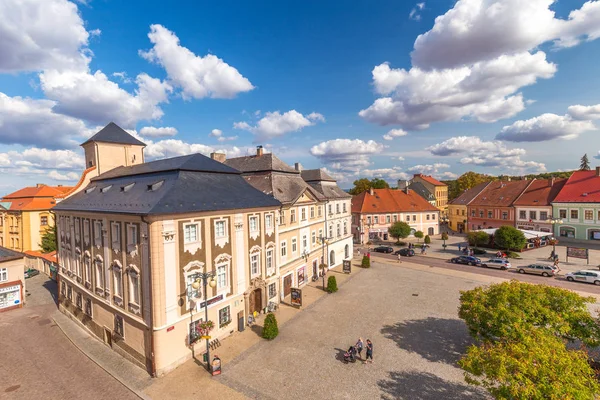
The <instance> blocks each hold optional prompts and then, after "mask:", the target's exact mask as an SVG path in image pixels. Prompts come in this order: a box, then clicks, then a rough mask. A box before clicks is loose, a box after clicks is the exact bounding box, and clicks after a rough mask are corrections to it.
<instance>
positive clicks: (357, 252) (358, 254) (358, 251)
mask: <svg viewBox="0 0 600 400" xmlns="http://www.w3.org/2000/svg"><path fill="white" fill-rule="evenodd" d="M356 255H357V256H359V257H360V249H356Z"/></svg>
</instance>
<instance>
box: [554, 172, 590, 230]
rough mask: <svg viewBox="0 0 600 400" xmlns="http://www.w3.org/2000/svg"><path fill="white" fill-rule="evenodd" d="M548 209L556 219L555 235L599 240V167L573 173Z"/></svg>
mask: <svg viewBox="0 0 600 400" xmlns="http://www.w3.org/2000/svg"><path fill="white" fill-rule="evenodd" d="M552 210H553V216H554V217H555V218H557V219H560V221H559V223H557V224H555V229H554V234H555V235H556V236H560V237H562V238H571V239H582V240H600V167H596V169H595V170H592V171H575V172H573V174H572V175H571V177H570V178H569V179H567V182H566V183H565V184H564V186H563V187H562V189H561V190H560V191H559V192H558V194H557V195H556V197H555V198H554V201H552ZM559 240H560V239H559Z"/></svg>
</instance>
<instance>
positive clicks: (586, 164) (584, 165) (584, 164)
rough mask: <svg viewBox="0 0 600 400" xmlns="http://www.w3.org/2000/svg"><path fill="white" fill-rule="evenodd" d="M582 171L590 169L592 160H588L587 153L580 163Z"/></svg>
mask: <svg viewBox="0 0 600 400" xmlns="http://www.w3.org/2000/svg"><path fill="white" fill-rule="evenodd" d="M579 170H580V171H589V170H590V160H588V156H587V153H585V154H584V155H583V157H581V163H580V164H579Z"/></svg>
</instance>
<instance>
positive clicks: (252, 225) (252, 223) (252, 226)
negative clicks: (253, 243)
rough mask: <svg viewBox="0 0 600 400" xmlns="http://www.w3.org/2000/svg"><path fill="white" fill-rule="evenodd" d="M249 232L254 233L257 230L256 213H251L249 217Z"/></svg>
mask: <svg viewBox="0 0 600 400" xmlns="http://www.w3.org/2000/svg"><path fill="white" fill-rule="evenodd" d="M249 224H250V233H255V232H258V231H259V229H258V217H257V216H256V215H253V216H251V217H250V223H249Z"/></svg>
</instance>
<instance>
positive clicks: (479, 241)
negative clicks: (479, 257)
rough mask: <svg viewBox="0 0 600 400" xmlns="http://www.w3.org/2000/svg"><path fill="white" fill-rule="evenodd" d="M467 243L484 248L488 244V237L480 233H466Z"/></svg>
mask: <svg viewBox="0 0 600 400" xmlns="http://www.w3.org/2000/svg"><path fill="white" fill-rule="evenodd" d="M467 241H468V242H469V245H471V246H475V247H477V246H485V245H486V244H488V243H489V242H490V235H488V234H487V233H485V232H482V231H473V232H469V233H467Z"/></svg>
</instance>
